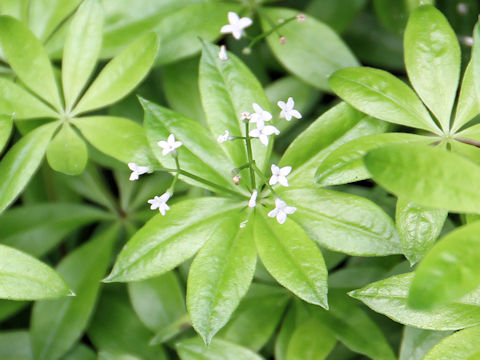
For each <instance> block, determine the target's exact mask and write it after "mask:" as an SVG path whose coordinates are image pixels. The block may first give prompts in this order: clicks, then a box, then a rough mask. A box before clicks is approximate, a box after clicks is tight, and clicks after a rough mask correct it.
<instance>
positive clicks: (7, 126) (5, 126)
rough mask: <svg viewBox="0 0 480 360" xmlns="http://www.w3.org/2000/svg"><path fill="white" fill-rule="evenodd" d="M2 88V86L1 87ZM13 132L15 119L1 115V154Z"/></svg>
mask: <svg viewBox="0 0 480 360" xmlns="http://www.w3.org/2000/svg"><path fill="white" fill-rule="evenodd" d="M0 86H1V85H0ZM12 130H13V119H12V117H11V116H8V115H7V116H5V115H0V153H1V152H2V150H3V148H4V147H5V146H6V145H7V143H8V139H10V134H11V133H12Z"/></svg>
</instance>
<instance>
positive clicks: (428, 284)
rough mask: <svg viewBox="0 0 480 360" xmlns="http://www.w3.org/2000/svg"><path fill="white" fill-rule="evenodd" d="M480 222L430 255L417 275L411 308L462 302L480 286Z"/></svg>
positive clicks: (457, 233) (443, 241) (456, 233)
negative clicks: (464, 296)
mask: <svg viewBox="0 0 480 360" xmlns="http://www.w3.org/2000/svg"><path fill="white" fill-rule="evenodd" d="M479 234H480V222H478V221H477V222H473V223H471V224H468V225H465V226H462V227H459V228H457V229H455V230H454V231H452V232H451V233H449V234H448V235H447V236H445V237H444V238H442V239H441V240H440V241H439V242H438V243H437V244H436V245H435V246H434V247H433V248H432V250H430V251H429V252H428V254H427V255H426V256H425V258H424V259H423V260H422V262H421V263H420V264H419V266H418V268H417V270H416V271H415V277H414V279H413V282H412V286H411V288H410V295H409V298H408V304H409V305H410V306H411V307H412V308H415V309H430V308H433V307H435V306H438V305H441V304H447V303H450V302H452V301H454V300H457V299H459V298H461V297H462V296H463V295H465V294H467V293H469V292H471V291H472V290H474V289H475V288H477V287H478V286H479V285H480V279H478V276H477V274H478V272H479V271H480V261H479V258H478V254H479V252H480V235H479Z"/></svg>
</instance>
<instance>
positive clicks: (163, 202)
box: [148, 191, 172, 216]
mask: <svg viewBox="0 0 480 360" xmlns="http://www.w3.org/2000/svg"><path fill="white" fill-rule="evenodd" d="M170 196H172V193H171V192H170V191H167V192H166V193H164V194H163V195H160V196H155V197H154V198H153V199H150V200H148V203H149V204H151V206H150V209H152V210H156V209H158V211H160V213H161V214H162V215H164V216H165V213H166V212H167V210H170V207H169V206H168V205H167V201H168V199H170Z"/></svg>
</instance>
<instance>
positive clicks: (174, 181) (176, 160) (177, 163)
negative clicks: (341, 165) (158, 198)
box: [168, 156, 181, 194]
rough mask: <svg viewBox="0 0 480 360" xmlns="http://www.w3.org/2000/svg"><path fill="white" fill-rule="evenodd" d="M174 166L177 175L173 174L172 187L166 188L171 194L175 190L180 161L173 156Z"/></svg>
mask: <svg viewBox="0 0 480 360" xmlns="http://www.w3.org/2000/svg"><path fill="white" fill-rule="evenodd" d="M175 166H176V167H177V169H176V170H177V173H176V174H175V177H174V178H173V181H172V185H170V187H169V188H168V191H170V193H172V194H173V192H174V190H175V185H176V184H177V180H178V176H179V175H180V170H181V169H180V161H179V160H178V156H175Z"/></svg>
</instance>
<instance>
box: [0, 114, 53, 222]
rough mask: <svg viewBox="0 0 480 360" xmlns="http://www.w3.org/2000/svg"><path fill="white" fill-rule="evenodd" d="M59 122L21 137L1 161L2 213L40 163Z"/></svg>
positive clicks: (0, 201)
mask: <svg viewBox="0 0 480 360" xmlns="http://www.w3.org/2000/svg"><path fill="white" fill-rule="evenodd" d="M57 126H58V124H57V123H49V124H46V125H43V126H41V127H39V128H37V129H35V130H34V131H32V132H30V133H29V134H28V135H26V136H24V137H23V138H21V139H20V140H19V141H18V142H17V143H16V144H15V145H14V146H13V147H12V148H10V150H9V151H8V153H7V154H6V155H5V156H4V157H3V158H2V161H0V213H1V212H2V211H3V210H5V208H6V207H7V206H8V205H10V203H11V202H12V201H13V200H15V198H16V197H17V196H18V195H19V193H20V192H21V191H22V190H23V188H24V187H25V185H26V184H27V183H28V181H29V180H30V178H31V177H32V175H33V174H34V173H35V171H36V170H37V168H38V166H39V165H40V163H41V161H42V159H43V155H44V154H45V151H46V150H47V146H48V143H49V141H50V139H51V137H52V135H53V132H54V131H55V129H56V128H57Z"/></svg>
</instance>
